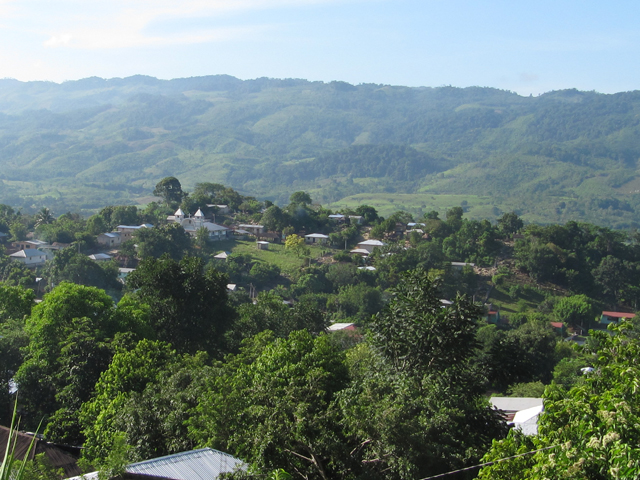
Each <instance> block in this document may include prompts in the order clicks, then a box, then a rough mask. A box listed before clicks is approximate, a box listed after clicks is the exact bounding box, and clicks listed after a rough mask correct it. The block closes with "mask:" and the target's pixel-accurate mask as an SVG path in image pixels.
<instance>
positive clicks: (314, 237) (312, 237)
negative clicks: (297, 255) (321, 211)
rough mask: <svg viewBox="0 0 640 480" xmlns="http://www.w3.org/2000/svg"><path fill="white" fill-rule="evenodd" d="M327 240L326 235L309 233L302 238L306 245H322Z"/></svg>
mask: <svg viewBox="0 0 640 480" xmlns="http://www.w3.org/2000/svg"><path fill="white" fill-rule="evenodd" d="M328 240H329V236H328V235H323V234H322V233H310V234H309V235H305V236H304V241H305V242H306V243H318V244H322V245H324V244H325V243H327V241H328Z"/></svg>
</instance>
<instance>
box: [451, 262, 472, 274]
mask: <svg viewBox="0 0 640 480" xmlns="http://www.w3.org/2000/svg"><path fill="white" fill-rule="evenodd" d="M475 266H476V264H475V263H467V262H451V269H452V270H453V271H456V272H461V271H462V269H463V268H464V267H471V268H473V267H475Z"/></svg>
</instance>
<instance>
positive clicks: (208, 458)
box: [69, 448, 247, 480]
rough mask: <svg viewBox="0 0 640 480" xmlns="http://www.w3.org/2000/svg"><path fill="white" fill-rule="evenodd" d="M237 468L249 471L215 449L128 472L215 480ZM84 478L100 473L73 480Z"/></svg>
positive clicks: (179, 455) (176, 456) (147, 463)
mask: <svg viewBox="0 0 640 480" xmlns="http://www.w3.org/2000/svg"><path fill="white" fill-rule="evenodd" d="M236 467H237V468H242V469H245V468H246V467H247V466H246V464H245V463H244V462H243V461H242V460H239V459H237V458H235V457H233V456H232V455H229V454H228V453H224V452H220V451H218V450H214V449H213V448H201V449H199V450H191V451H188V452H182V453H175V454H173V455H167V456H166V457H159V458H153V459H151V460H145V461H144V462H137V463H132V464H130V465H127V466H126V467H125V470H126V471H127V472H128V473H138V474H141V475H150V476H154V477H164V478H169V479H172V480H215V479H216V478H218V476H219V475H220V474H222V473H227V472H232V471H233V470H234V469H236ZM81 478H83V479H87V480H89V479H92V480H93V479H97V478H98V472H93V473H88V474H85V475H84V476H83V477H73V479H69V480H80V479H81Z"/></svg>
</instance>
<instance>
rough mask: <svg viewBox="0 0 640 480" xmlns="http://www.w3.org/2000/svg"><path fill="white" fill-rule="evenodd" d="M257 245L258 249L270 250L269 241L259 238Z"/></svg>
mask: <svg viewBox="0 0 640 480" xmlns="http://www.w3.org/2000/svg"><path fill="white" fill-rule="evenodd" d="M256 246H257V247H258V250H269V242H265V241H264V240H258V241H257V242H256Z"/></svg>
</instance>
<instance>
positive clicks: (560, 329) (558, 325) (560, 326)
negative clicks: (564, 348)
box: [549, 322, 565, 337]
mask: <svg viewBox="0 0 640 480" xmlns="http://www.w3.org/2000/svg"><path fill="white" fill-rule="evenodd" d="M549 325H551V328H553V331H554V332H556V333H557V334H559V335H560V336H562V337H564V331H565V328H564V323H562V322H549Z"/></svg>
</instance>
